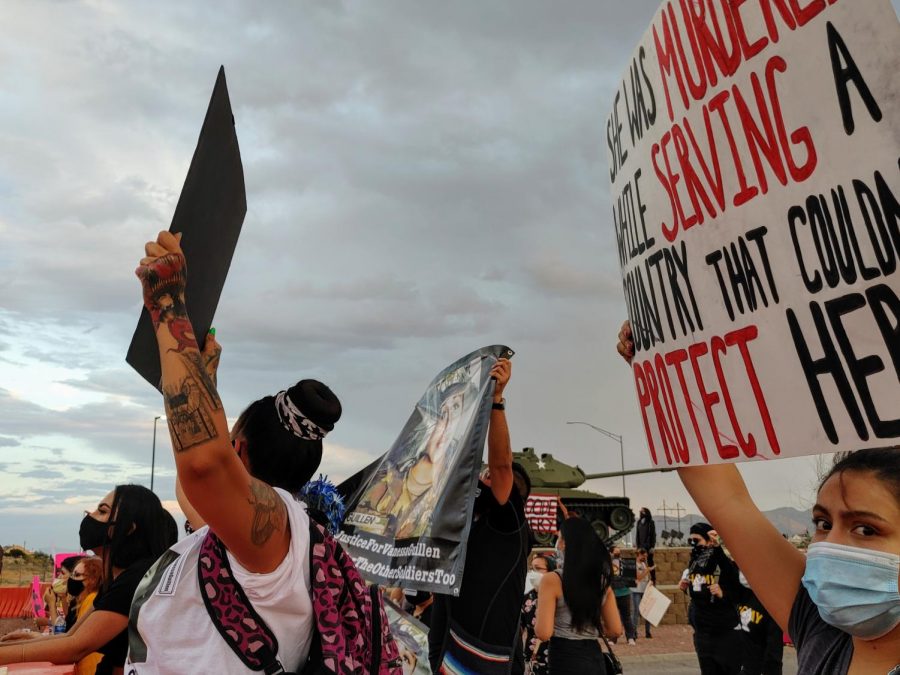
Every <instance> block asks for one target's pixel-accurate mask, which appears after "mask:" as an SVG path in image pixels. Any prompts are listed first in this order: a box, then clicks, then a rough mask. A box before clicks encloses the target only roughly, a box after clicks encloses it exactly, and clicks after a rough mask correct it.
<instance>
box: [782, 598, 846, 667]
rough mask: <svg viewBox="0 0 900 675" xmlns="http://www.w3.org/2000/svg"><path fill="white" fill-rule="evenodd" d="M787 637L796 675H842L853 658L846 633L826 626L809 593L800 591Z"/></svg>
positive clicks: (789, 622)
mask: <svg viewBox="0 0 900 675" xmlns="http://www.w3.org/2000/svg"><path fill="white" fill-rule="evenodd" d="M788 635H790V636H791V640H792V641H793V643H794V646H795V647H796V648H797V672H798V673H804V674H806V675H844V674H845V673H846V672H847V670H849V668H850V660H851V659H852V658H853V639H852V638H851V637H850V634H849V633H845V632H844V631H842V630H841V629H839V628H835V627H834V626H832V625H830V624H827V623H825V621H823V620H822V617H821V616H819V608H818V607H816V606H815V605H814V604H813V601H812V600H811V599H810V597H809V593H807V592H806V589H805V588H803V586H801V587H800V590H799V592H798V593H797V597H796V598H794V605H793V606H792V607H791V617H790V619H788Z"/></svg>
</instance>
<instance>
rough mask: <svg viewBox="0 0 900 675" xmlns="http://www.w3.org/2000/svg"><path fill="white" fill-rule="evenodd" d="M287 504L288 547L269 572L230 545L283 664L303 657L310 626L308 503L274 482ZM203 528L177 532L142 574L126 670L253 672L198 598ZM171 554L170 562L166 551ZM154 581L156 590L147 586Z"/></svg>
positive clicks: (131, 674)
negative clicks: (247, 564)
mask: <svg viewBox="0 0 900 675" xmlns="http://www.w3.org/2000/svg"><path fill="white" fill-rule="evenodd" d="M275 492H277V493H278V495H279V496H280V497H281V499H282V500H283V501H284V503H285V505H286V506H287V512H288V519H289V521H290V526H291V547H290V550H289V551H288V554H287V555H286V556H285V558H284V560H282V561H281V564H280V565H279V566H278V567H277V568H276V569H275V570H274V571H272V572H268V573H266V574H254V573H253V572H248V571H247V570H246V569H244V568H243V567H242V566H241V564H240V563H239V562H238V561H237V560H235V558H234V557H233V556H232V555H231V554H230V553H228V562H229V563H230V564H231V569H232V572H233V573H234V578H235V579H236V580H237V581H238V583H240V585H241V586H242V587H243V589H244V592H245V593H246V594H247V597H248V598H249V599H250V602H251V604H252V605H253V608H254V609H255V610H256V612H257V613H258V614H259V615H260V616H261V617H262V618H263V619H264V620H265V622H266V624H267V625H268V626H269V628H270V629H271V630H272V632H273V633H274V634H275V637H276V638H277V639H278V660H279V661H280V662H281V664H282V666H284V668H285V670H287V671H297V670H299V669H300V666H301V665H302V664H303V663H305V662H306V657H307V655H308V653H309V648H310V643H311V639H312V634H313V614H312V599H311V597H310V579H309V578H308V577H309V517H308V516H307V515H306V505H305V504H303V503H302V502H299V501H296V500H295V499H294V498H293V497H292V496H291V495H290V493H288V492H286V491H285V490H281V489H279V488H275ZM207 530H208V528H206V527H203V528H201V529H199V530H198V531H197V532H195V533H194V534H192V535H190V536H189V537H187V538H185V539H182V540H181V541H180V542H178V543H177V544H175V545H174V546H173V547H172V548H171V549H169V550H168V551H167V552H166V553H164V554H163V557H162V558H160V561H161V562H160V563H159V564H157V565H155V566H154V567H153V568H151V569H150V571H149V572H148V573H147V575H146V576H145V577H144V578H143V580H142V581H141V583H140V585H139V586H138V590H137V592H136V593H135V597H136V598H139V597H141V596H142V595H143V594H144V593H145V592H147V591H148V590H149V591H150V592H151V594H150V595H149V596H148V597H147V599H146V601H145V602H144V603H143V605H138V604H137V603H135V604H132V606H131V616H130V617H129V622H128V623H129V625H128V659H127V660H126V662H125V673H126V675H169V674H172V675H175V674H182V673H201V672H202V673H254V671H252V670H250V669H249V668H247V667H246V666H245V665H244V664H243V663H242V662H241V660H240V659H239V658H238V657H237V655H236V654H235V653H234V652H233V651H232V650H231V648H230V647H229V646H228V644H227V643H226V642H225V640H224V639H223V638H222V636H221V635H220V634H219V632H218V630H217V629H216V627H215V626H214V625H213V623H212V621H211V620H210V618H209V614H208V613H207V611H206V607H205V606H204V604H203V597H202V596H201V594H200V583H199V580H198V577H197V561H198V558H199V551H200V544H201V542H202V541H203V538H204V537H205V536H206V533H207ZM167 557H168V558H169V560H171V562H168V561H167V560H166V558H167ZM153 588H155V590H151V589H153Z"/></svg>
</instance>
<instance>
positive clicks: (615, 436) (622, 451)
mask: <svg viewBox="0 0 900 675" xmlns="http://www.w3.org/2000/svg"><path fill="white" fill-rule="evenodd" d="M566 424H583V425H584V426H586V427H590V428H591V429H593V430H594V431H598V432H600V433H601V434H603V435H604V436H606V437H607V438H611V439H613V440H614V441H619V459H620V461H621V462H622V496H623V497H625V496H627V495H626V494H625V448H624V446H623V445H622V437H621V436H620V435H619V434H614V433H613V432H611V431H607V430H606V429H601V428H600V427H598V426H597V425H595V424H591V423H590V422H577V421H576V422H566Z"/></svg>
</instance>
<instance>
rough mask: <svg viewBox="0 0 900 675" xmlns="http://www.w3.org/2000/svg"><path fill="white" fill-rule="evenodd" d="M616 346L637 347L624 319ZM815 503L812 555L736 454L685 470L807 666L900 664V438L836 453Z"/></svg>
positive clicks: (822, 672) (819, 672)
mask: <svg viewBox="0 0 900 675" xmlns="http://www.w3.org/2000/svg"><path fill="white" fill-rule="evenodd" d="M616 349H617V351H618V352H619V354H621V355H622V357H623V358H624V359H625V360H626V361H628V362H630V361H631V359H632V358H633V357H634V353H635V351H634V340H633V339H632V335H631V325H630V324H629V322H627V321H626V322H625V323H624V324H623V325H622V329H621V330H620V332H619V343H618V344H617V345H616ZM835 460H836V461H835V463H834V466H833V467H832V468H831V471H830V472H829V473H828V474H827V475H826V476H825V477H824V478H823V479H822V482H821V483H819V489H818V492H817V495H816V504H815V505H814V506H813V525H814V526H815V533H814V535H813V543H812V544H810V546H809V550H808V552H807V555H806V556H804V555H803V553H801V552H800V551H798V550H797V549H796V548H794V546H792V545H791V543H790V542H789V541H788V540H786V539H785V538H784V537H782V536H781V534H780V533H779V532H778V531H777V530H776V529H775V528H774V526H773V525H772V524H771V523H770V522H769V520H768V519H767V518H766V517H765V515H763V513H762V512H761V511H760V510H759V508H758V507H757V506H756V504H754V503H753V498H752V497H751V496H750V492H749V490H747V486H746V484H745V483H744V480H743V478H742V477H741V474H740V472H739V471H738V469H737V467H736V466H735V465H733V464H716V465H711V466H703V467H682V468H680V469H678V476H679V478H681V482H682V483H683V484H684V486H685V488H687V491H688V492H689V493H690V495H691V497H692V498H693V500H694V503H696V504H697V506H698V507H699V508H700V511H701V512H702V513H703V514H704V515H705V516H706V517H707V518H709V520H710V521H711V522H712V523H713V524H714V525H715V526H716V529H717V531H719V532H721V533H722V534H723V535H724V536H725V537H726V540H727V541H728V544H729V549H730V550H731V553H732V555H734V558H735V560H736V561H737V564H738V565H739V566H740V568H741V570H742V571H743V572H744V575H745V576H746V577H747V579H748V581H749V582H750V585H751V586H752V587H753V590H754V592H755V593H756V595H757V597H758V598H759V599H760V601H761V602H762V604H763V606H764V607H765V608H766V610H767V611H768V612H769V614H770V615H771V616H772V618H773V619H775V622H776V623H777V624H778V625H779V626H781V628H782V629H786V630H787V632H788V633H789V635H790V637H791V641H792V642H793V643H794V645H795V646H796V648H797V661H798V666H799V672H801V673H803V674H804V675H846V674H847V673H854V674H855V673H893V672H895V671H896V670H897V668H898V667H900V593H898V590H897V586H898V579H900V446H896V445H894V446H891V447H883V448H873V449H866V450H857V451H855V452H852V453H841V454H838V455H835Z"/></svg>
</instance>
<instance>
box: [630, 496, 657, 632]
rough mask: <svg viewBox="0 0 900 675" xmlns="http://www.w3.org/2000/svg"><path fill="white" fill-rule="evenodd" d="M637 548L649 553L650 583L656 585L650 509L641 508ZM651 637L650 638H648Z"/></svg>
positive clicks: (636, 527)
mask: <svg viewBox="0 0 900 675" xmlns="http://www.w3.org/2000/svg"><path fill="white" fill-rule="evenodd" d="M634 530H635V542H634V546H635V548H642V549H644V550H645V551H647V566H648V567H649V568H650V581H652V582H653V583H654V584H655V583H656V565H655V563H654V561H653V550H654V549H655V548H656V523H654V522H653V516H652V515H650V509H648V508H647V507H646V506H642V507H641V512H640V516H639V517H638V520H637V523H635V526H634ZM647 637H649V636H647Z"/></svg>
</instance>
